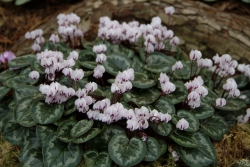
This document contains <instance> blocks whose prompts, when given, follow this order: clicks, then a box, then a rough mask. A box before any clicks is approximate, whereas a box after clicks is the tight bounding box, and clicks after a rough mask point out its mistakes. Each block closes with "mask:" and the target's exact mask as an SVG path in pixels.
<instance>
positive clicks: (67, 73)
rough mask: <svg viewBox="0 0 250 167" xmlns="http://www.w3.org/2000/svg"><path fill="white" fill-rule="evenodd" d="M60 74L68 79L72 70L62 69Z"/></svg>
mask: <svg viewBox="0 0 250 167" xmlns="http://www.w3.org/2000/svg"><path fill="white" fill-rule="evenodd" d="M62 73H63V74H64V75H65V76H68V77H70V76H71V75H72V73H73V70H72V68H64V69H63V70H62Z"/></svg>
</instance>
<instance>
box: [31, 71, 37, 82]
mask: <svg viewBox="0 0 250 167" xmlns="http://www.w3.org/2000/svg"><path fill="white" fill-rule="evenodd" d="M29 77H30V78H31V79H34V80H36V79H38V78H39V73H38V72H37V71H31V72H30V73H29Z"/></svg>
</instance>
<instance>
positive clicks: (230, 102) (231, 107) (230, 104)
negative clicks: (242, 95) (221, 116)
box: [214, 98, 246, 111]
mask: <svg viewBox="0 0 250 167" xmlns="http://www.w3.org/2000/svg"><path fill="white" fill-rule="evenodd" d="M214 103H215V102H214ZM244 107H246V103H245V101H244V100H243V99H233V98H228V99H227V103H226V105H225V106H223V107H220V106H216V105H215V108H216V109H219V110H223V111H239V110H241V109H242V108H244Z"/></svg>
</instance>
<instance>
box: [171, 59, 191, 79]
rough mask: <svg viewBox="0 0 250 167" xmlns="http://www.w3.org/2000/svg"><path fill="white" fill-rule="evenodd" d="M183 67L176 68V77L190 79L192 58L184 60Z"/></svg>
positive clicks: (174, 75)
mask: <svg viewBox="0 0 250 167" xmlns="http://www.w3.org/2000/svg"><path fill="white" fill-rule="evenodd" d="M182 64H183V68H182V69H180V70H175V71H174V73H173V77H174V78H175V79H184V80H187V79H190V67H191V63H190V60H186V61H182Z"/></svg>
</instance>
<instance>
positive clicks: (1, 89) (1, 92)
mask: <svg viewBox="0 0 250 167" xmlns="http://www.w3.org/2000/svg"><path fill="white" fill-rule="evenodd" d="M9 91H10V88H6V87H5V86H1V87H0V100H1V99H2V98H3V97H4V96H5V95H6V94H7V93H8V92H9Z"/></svg>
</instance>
